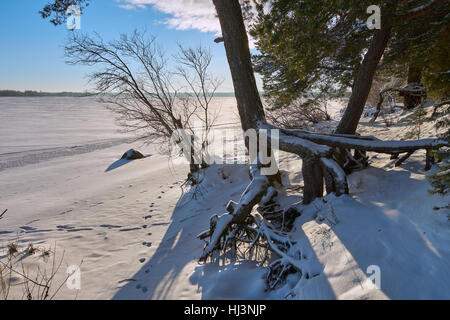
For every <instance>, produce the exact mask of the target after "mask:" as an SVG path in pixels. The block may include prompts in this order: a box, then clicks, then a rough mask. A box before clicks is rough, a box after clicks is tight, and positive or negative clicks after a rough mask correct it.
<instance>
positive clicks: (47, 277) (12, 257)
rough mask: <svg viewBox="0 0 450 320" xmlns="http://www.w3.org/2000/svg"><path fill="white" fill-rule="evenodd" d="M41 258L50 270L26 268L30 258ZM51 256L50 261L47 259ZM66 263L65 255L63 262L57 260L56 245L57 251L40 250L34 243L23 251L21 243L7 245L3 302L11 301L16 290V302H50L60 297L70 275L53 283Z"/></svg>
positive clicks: (0, 281)
mask: <svg viewBox="0 0 450 320" xmlns="http://www.w3.org/2000/svg"><path fill="white" fill-rule="evenodd" d="M39 252H40V253H41V255H40V256H39V257H37V258H42V259H44V261H45V262H46V263H50V268H47V267H45V268H41V267H40V266H35V265H26V264H25V263H24V262H23V260H24V258H26V257H27V256H30V255H35V254H37V253H39ZM50 256H52V259H51V260H48V258H49V257H50ZM63 260H64V252H63V253H62V256H61V258H60V259H57V258H56V244H55V246H54V248H37V247H35V246H34V245H33V244H32V243H30V244H28V246H27V247H26V248H25V249H23V250H20V249H19V248H18V241H16V242H12V243H10V244H8V245H7V252H6V255H5V256H4V257H3V258H2V259H1V260H0V299H3V300H8V299H10V298H11V289H12V287H15V290H14V297H13V298H14V299H17V298H20V296H19V294H20V291H19V290H21V291H22V295H21V298H22V299H26V300H49V299H50V300H51V299H53V298H55V297H56V296H57V294H58V293H59V291H60V290H61V288H62V287H63V285H64V284H65V283H66V281H67V279H68V278H69V277H70V276H71V275H68V276H67V277H66V278H65V279H64V280H63V281H61V282H60V283H59V284H58V283H54V281H55V276H56V274H57V273H58V272H59V270H60V268H61V265H62V262H63Z"/></svg>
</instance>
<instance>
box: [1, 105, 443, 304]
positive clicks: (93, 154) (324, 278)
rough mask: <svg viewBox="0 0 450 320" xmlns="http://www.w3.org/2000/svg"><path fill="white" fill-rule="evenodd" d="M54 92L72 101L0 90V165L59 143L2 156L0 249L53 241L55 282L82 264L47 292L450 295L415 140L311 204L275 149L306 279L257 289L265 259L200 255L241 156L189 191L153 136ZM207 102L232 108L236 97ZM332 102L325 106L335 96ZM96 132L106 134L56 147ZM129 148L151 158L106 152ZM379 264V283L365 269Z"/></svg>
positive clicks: (366, 130)
mask: <svg viewBox="0 0 450 320" xmlns="http://www.w3.org/2000/svg"><path fill="white" fill-rule="evenodd" d="M30 101H31V100H30ZM53 101H54V102H50V103H49V106H52V107H48V108H50V109H51V108H57V106H59V105H61V106H65V105H67V104H69V105H72V107H74V108H75V106H76V108H78V109H77V111H76V112H75V111H73V110H72V109H71V108H65V107H61V108H63V109H64V108H65V109H64V110H63V111H61V113H60V114H59V115H54V113H52V112H50V111H51V110H50V109H45V105H46V104H47V103H48V101H46V100H39V99H35V100H33V102H30V105H25V106H24V105H23V104H24V101H23V100H21V101H19V100H15V99H5V100H1V99H0V113H1V116H0V130H2V131H1V137H2V138H1V140H0V163H9V164H11V163H12V161H13V160H14V159H15V160H14V161H16V160H17V159H19V160H21V159H28V158H27V157H28V154H29V153H34V152H35V150H38V152H42V150H43V149H47V148H55V149H56V150H58V151H57V152H55V153H48V154H46V155H45V156H43V157H42V158H41V160H40V161H31V160H29V161H28V160H27V161H16V162H14V165H9V166H6V165H5V166H3V167H1V165H0V212H2V211H3V209H8V211H7V212H6V214H5V215H4V217H3V219H1V220H0V259H2V258H3V257H4V256H3V255H4V253H5V250H6V245H7V244H9V243H11V242H12V241H18V243H19V248H20V249H23V248H25V247H26V246H27V245H28V243H33V244H34V245H35V246H36V247H38V248H49V247H53V246H56V248H57V251H56V256H57V257H58V259H59V258H61V257H62V258H63V260H62V261H63V263H62V267H61V269H60V270H59V271H58V273H57V276H56V279H55V283H61V282H62V281H63V280H64V279H65V277H66V275H67V274H66V267H67V266H69V265H80V262H81V261H82V264H81V289H80V290H70V289H68V288H67V287H66V286H63V287H62V289H61V291H60V292H59V293H58V295H57V296H56V298H57V299H75V298H77V299H410V298H417V299H450V290H449V288H450V228H449V227H450V220H449V219H450V211H449V209H448V203H449V197H448V196H445V197H442V196H439V195H431V194H429V193H428V189H430V185H429V183H428V181H427V179H426V174H427V173H425V172H424V170H423V166H424V155H423V151H419V152H417V153H416V154H413V155H412V156H411V157H410V158H409V159H408V160H407V161H406V162H404V163H403V164H402V165H401V166H399V167H394V166H393V160H390V159H389V156H388V155H382V154H380V155H376V154H371V153H369V156H370V165H371V167H370V168H368V169H365V170H361V171H358V172H355V173H353V174H352V175H350V176H348V182H349V188H350V190H349V191H350V194H349V195H344V196H340V197H336V196H334V195H327V196H326V197H325V198H324V200H325V201H323V200H321V199H318V200H316V201H314V202H313V203H311V204H309V205H308V206H302V205H300V203H301V200H302V199H301V196H300V193H299V188H300V187H301V185H302V182H303V181H302V176H301V166H302V164H301V159H300V158H299V157H298V156H296V155H293V154H287V153H283V152H280V168H281V169H282V178H283V183H284V184H285V185H286V189H285V190H284V191H283V192H281V193H279V195H278V196H277V200H278V201H279V203H280V204H281V205H282V206H283V207H289V206H295V207H297V208H298V209H299V210H301V212H302V215H301V216H300V217H298V218H297V220H296V221H295V228H294V230H293V231H292V233H290V238H291V239H292V240H293V242H295V245H294V246H295V248H296V249H299V250H300V252H301V253H302V256H303V257H304V259H302V260H301V263H300V266H301V268H303V270H305V272H307V273H308V274H310V275H313V276H312V277H310V278H309V279H306V278H305V277H299V276H298V275H295V274H293V275H289V276H288V278H287V281H286V283H285V284H284V285H283V286H281V287H279V288H277V289H276V290H274V291H265V283H264V277H265V275H266V271H267V270H266V269H265V268H261V267H258V266H257V263H256V262H255V261H240V262H237V261H234V262H233V261H229V260H227V261H225V260H220V259H219V260H218V261H216V262H208V263H199V262H198V258H199V257H200V256H201V255H202V253H203V249H204V242H203V241H202V240H199V239H198V238H197V235H198V234H199V233H201V232H202V231H204V230H206V229H208V228H209V221H210V217H211V216H212V215H214V214H217V215H222V214H224V213H225V212H226V210H225V208H226V205H227V203H228V201H229V200H233V201H235V202H239V200H240V198H241V194H242V192H243V191H244V190H245V189H246V187H247V185H248V183H249V182H250V178H249V175H248V168H247V166H246V165H243V164H241V165H236V164H225V165H212V166H211V167H210V168H208V169H206V170H205V171H204V172H203V173H202V174H203V176H202V182H201V184H200V188H199V192H200V196H199V197H198V198H197V199H196V200H195V199H193V198H192V195H193V192H194V191H195V190H194V189H189V188H188V187H183V188H181V184H182V183H183V182H184V179H185V178H186V175H187V172H188V169H189V168H188V166H187V165H185V164H178V163H176V162H174V163H172V164H171V163H169V162H168V161H167V159H166V158H165V157H163V156H161V155H159V154H158V153H157V152H156V150H157V149H156V146H153V145H147V146H145V145H143V144H142V143H141V142H139V141H137V142H129V141H128V140H127V141H120V140H113V139H124V138H125V139H128V137H124V136H123V135H119V134H118V133H117V132H116V131H115V130H116V129H117V128H116V127H115V126H114V124H113V122H112V117H111V115H109V114H108V113H106V112H105V111H103V110H101V109H98V108H94V107H93V105H91V104H90V103H87V102H86V101H85V102H79V100H70V99H68V100H60V102H58V103H56V102H55V101H56V100H53ZM34 103H36V105H37V107H34V108H33V106H32V105H33V104H34ZM217 104H221V105H225V106H226V107H227V108H222V110H235V101H234V99H233V98H222V99H220V101H217ZM12 105H14V108H13V107H12ZM83 105H84V106H86V105H88V106H86V109H83V108H82V106H83ZM21 106H22V107H23V108H25V109H24V110H21ZM335 106H336V108H335V109H333V110H331V111H330V112H335V111H336V110H338V108H341V107H342V104H338V103H336V104H335ZM39 108H44V109H43V114H44V115H45V117H44V115H41V112H40V111H39ZM58 108H59V107H58ZM53 112H56V111H53ZM72 112H73V113H72ZM85 112H87V113H88V115H89V117H87V116H86V113H85ZM27 113H30V116H29V117H26V116H25V115H26V114H27ZM334 114H335V115H336V116H335V117H334V118H333V121H331V122H329V123H328V124H320V127H321V128H322V129H324V131H326V126H329V127H331V126H332V125H333V123H335V122H334V121H337V120H338V112H335V113H334ZM69 115H71V116H70V117H69ZM46 117H48V118H47V120H46V119H45V118H46ZM52 117H55V118H52ZM57 117H59V118H57ZM407 117H408V114H402V115H397V120H399V121H400V122H399V123H398V124H395V123H394V124H393V125H392V126H391V127H389V128H386V127H385V126H384V124H383V122H382V121H381V120H379V121H377V122H376V123H375V124H374V125H370V124H369V123H368V120H367V119H366V120H367V121H365V120H364V119H363V121H362V122H361V123H360V127H359V129H358V130H359V132H360V133H361V134H362V135H373V136H376V137H378V138H383V139H392V140H397V139H399V137H402V136H403V135H404V134H405V133H406V132H407V131H408V130H409V129H410V127H409V126H408V124H407V123H406V122H403V120H404V119H405V118H407ZM66 118H67V119H70V120H67V127H64V126H63V125H62V124H61V122H64V120H63V119H66ZM83 119H84V120H86V121H84V120H83ZM221 120H223V121H221V123H220V124H219V125H220V126H222V127H229V126H230V124H231V125H233V124H235V123H236V115H235V114H234V113H233V112H230V114H227V115H225V116H224V117H222V118H221ZM46 121H48V122H46ZM36 122H39V123H40V124H42V123H49V124H52V125H48V126H47V128H45V126H39V123H36ZM18 124H20V125H18ZM57 124H59V125H57ZM225 124H227V125H225ZM5 128H6V129H5ZM57 132H59V133H58V134H57ZM56 134H57V136H55V135H56ZM422 134H423V135H424V137H431V136H435V134H436V133H435V131H434V129H433V126H432V123H425V124H424V125H423V129H422ZM110 139H111V140H110ZM99 140H103V141H112V140H113V141H114V143H111V145H107V146H106V145H102V147H101V148H92V149H90V150H89V151H87V152H82V153H78V152H73V153H67V154H61V153H60V151H61V150H63V149H70V147H71V146H74V145H77V146H85V145H89V144H97V143H98V141H99ZM60 148H61V149H60ZM130 148H134V149H135V150H139V151H140V152H142V153H143V154H144V155H151V156H147V157H146V158H143V159H138V160H133V161H124V162H123V163H122V162H121V163H116V162H117V161H118V160H119V159H120V157H121V156H122V154H123V153H124V151H126V150H128V149H130ZM13 152H14V154H13ZM12 157H15V158H14V159H13V158H12ZM31 158H32V157H31ZM114 163H116V165H114V166H113V170H109V171H107V172H105V170H106V169H107V168H108V167H111V165H112V164H114ZM118 164H120V166H119V165H118ZM435 171H436V168H435V167H434V168H433V169H432V170H431V172H435ZM436 208H440V209H439V210H436ZM63 252H64V257H63V255H62V253H63ZM17 259H21V261H22V262H23V263H24V264H25V265H26V266H27V267H30V268H32V267H36V266H39V267H41V268H49V267H51V266H50V265H49V264H51V259H50V260H45V259H44V258H43V257H42V255H41V254H35V255H31V256H27V255H22V254H20V255H19V256H17ZM374 266H375V267H374ZM376 267H379V271H380V274H379V275H380V283H379V285H380V287H379V288H378V287H376V286H374V285H372V280H371V277H372V276H373V275H374V274H376V273H377V270H378V269H377V268H376ZM14 281H15V282H14V284H17V283H18V279H17V277H16V278H15V279H14ZM21 296H22V290H21V287H20V286H16V285H15V286H13V289H12V292H11V298H20V297H21Z"/></svg>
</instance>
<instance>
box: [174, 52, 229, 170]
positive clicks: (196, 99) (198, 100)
mask: <svg viewBox="0 0 450 320" xmlns="http://www.w3.org/2000/svg"><path fill="white" fill-rule="evenodd" d="M179 51H180V53H179V54H178V55H177V56H176V57H175V58H176V61H177V62H178V64H179V65H178V67H177V71H176V74H177V75H179V76H180V77H181V78H182V79H183V81H184V83H185V84H186V86H187V87H186V88H185V89H186V92H187V93H185V94H184V95H182V96H181V97H180V100H181V103H182V105H183V106H184V108H183V110H185V111H187V112H188V114H186V117H189V118H190V121H188V122H187V123H186V125H187V129H188V130H189V131H190V132H191V134H194V132H200V136H197V137H196V138H197V140H198V141H197V145H198V146H196V148H200V149H201V152H200V154H201V157H202V159H196V160H197V163H198V162H201V164H202V166H206V165H207V164H206V163H205V159H209V157H210V155H209V153H208V146H209V145H210V144H211V143H212V141H211V139H212V138H211V134H210V133H211V128H212V126H213V125H214V123H215V121H216V120H217V116H218V113H219V111H220V110H219V109H215V110H213V109H212V107H211V101H212V99H213V98H214V94H215V93H216V91H217V88H219V86H220V85H221V84H222V83H223V80H222V79H219V78H216V77H214V76H212V75H211V74H210V73H209V70H208V68H209V66H210V65H211V61H212V54H211V51H210V50H209V49H207V48H204V47H201V46H198V47H195V48H184V47H182V46H181V45H179ZM191 119H192V120H191ZM193 125H194V126H197V125H201V126H202V128H201V130H198V128H195V127H193ZM196 129H197V130H196Z"/></svg>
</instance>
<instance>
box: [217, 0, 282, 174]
mask: <svg viewBox="0 0 450 320" xmlns="http://www.w3.org/2000/svg"><path fill="white" fill-rule="evenodd" d="M213 3H214V5H215V7H216V11H217V15H218V16H219V21H220V26H221V29H222V38H223V42H224V45H225V51H226V55H227V60H228V65H229V66H230V71H231V78H232V80H233V87H234V93H235V96H236V102H237V107H238V111H239V116H240V119H241V127H242V130H244V131H246V130H248V129H255V130H257V129H258V124H259V123H262V122H266V117H265V115H264V108H263V105H262V102H261V98H260V96H259V92H258V87H257V86H256V80H255V75H254V73H253V67H252V63H251V58H250V48H249V45H248V37H247V31H246V30H245V25H244V18H243V16H242V9H241V5H240V3H239V1H238V0H213ZM258 147H259V143H258ZM247 148H248V146H247ZM268 149H269V150H268V152H267V154H268V155H271V158H272V161H274V160H275V159H274V157H273V156H272V152H271V150H270V145H268ZM251 160H253V159H251ZM268 178H269V180H270V181H277V182H281V175H280V173H279V171H278V173H277V174H274V175H272V176H269V177H268Z"/></svg>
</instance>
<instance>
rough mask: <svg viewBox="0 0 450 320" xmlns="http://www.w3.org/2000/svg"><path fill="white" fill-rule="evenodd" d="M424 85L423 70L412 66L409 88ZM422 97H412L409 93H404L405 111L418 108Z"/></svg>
mask: <svg viewBox="0 0 450 320" xmlns="http://www.w3.org/2000/svg"><path fill="white" fill-rule="evenodd" d="M421 83H422V68H421V67H418V66H414V65H412V64H410V65H409V66H408V86H409V85H411V86H412V85H421ZM421 99H422V97H421V96H417V95H410V94H408V93H407V92H405V93H403V105H404V106H405V109H412V108H414V107H415V106H417V105H418V104H419V103H420V101H421Z"/></svg>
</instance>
